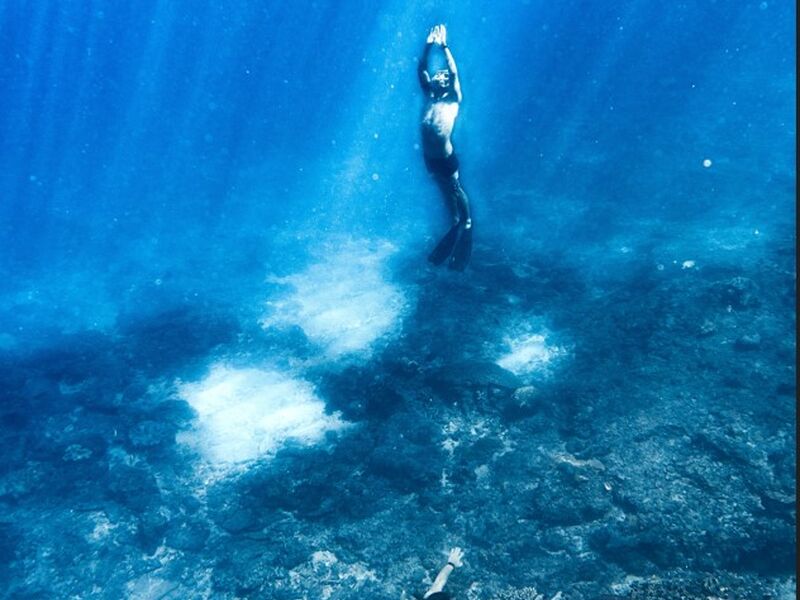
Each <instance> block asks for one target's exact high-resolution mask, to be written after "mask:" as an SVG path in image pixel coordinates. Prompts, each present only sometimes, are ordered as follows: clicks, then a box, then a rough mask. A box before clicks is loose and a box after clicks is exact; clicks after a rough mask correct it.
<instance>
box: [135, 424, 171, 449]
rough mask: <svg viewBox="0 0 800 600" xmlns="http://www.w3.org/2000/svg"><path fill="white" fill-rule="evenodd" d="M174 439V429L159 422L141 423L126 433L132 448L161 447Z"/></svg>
mask: <svg viewBox="0 0 800 600" xmlns="http://www.w3.org/2000/svg"><path fill="white" fill-rule="evenodd" d="M174 438H175V429H174V427H173V426H172V425H170V424H167V423H162V422H159V421H149V420H146V421H141V422H139V423H137V424H136V425H134V426H133V428H132V429H131V430H130V431H129V432H128V439H130V441H131V445H132V446H133V447H134V448H151V447H154V446H161V445H162V444H168V443H171V442H172V441H173V440H174Z"/></svg>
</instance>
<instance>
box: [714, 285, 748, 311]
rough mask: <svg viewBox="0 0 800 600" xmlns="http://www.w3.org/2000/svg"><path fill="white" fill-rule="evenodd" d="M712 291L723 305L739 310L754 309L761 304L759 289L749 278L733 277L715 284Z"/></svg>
mask: <svg viewBox="0 0 800 600" xmlns="http://www.w3.org/2000/svg"><path fill="white" fill-rule="evenodd" d="M711 291H712V293H713V294H714V296H715V297H716V298H717V300H718V302H719V303H720V304H721V305H723V306H731V307H733V308H735V309H738V310H743V309H748V308H754V307H756V306H758V305H759V304H760V302H759V299H758V296H757V293H758V287H757V286H756V284H755V283H754V282H753V281H752V280H751V279H748V278H747V277H733V278H732V279H729V280H727V281H717V282H714V283H713V284H712V285H711Z"/></svg>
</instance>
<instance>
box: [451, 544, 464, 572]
mask: <svg viewBox="0 0 800 600" xmlns="http://www.w3.org/2000/svg"><path fill="white" fill-rule="evenodd" d="M462 558H464V551H463V550H462V549H461V548H459V547H458V546H456V547H455V548H453V549H451V550H450V554H449V555H448V556H447V562H448V563H449V564H451V565H453V568H454V569H455V568H456V567H460V566H461V565H462V564H463V563H462V562H461V559H462Z"/></svg>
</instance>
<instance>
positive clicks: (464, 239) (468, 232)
mask: <svg viewBox="0 0 800 600" xmlns="http://www.w3.org/2000/svg"><path fill="white" fill-rule="evenodd" d="M471 256H472V227H470V228H469V229H465V230H464V231H463V232H462V233H461V237H460V238H458V243H457V244H456V248H455V250H454V251H453V256H452V257H451V258H450V264H449V265H447V266H448V267H450V268H451V269H453V270H454V271H463V270H464V269H466V268H467V265H468V264H469V259H470V257H471Z"/></svg>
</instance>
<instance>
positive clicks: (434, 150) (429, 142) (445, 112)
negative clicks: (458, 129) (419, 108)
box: [422, 100, 458, 158]
mask: <svg viewBox="0 0 800 600" xmlns="http://www.w3.org/2000/svg"><path fill="white" fill-rule="evenodd" d="M457 116H458V102H448V101H442V100H440V101H435V102H430V103H429V104H428V106H426V107H425V113H424V114H423V116H422V149H423V151H424V152H425V156H429V157H431V158H444V157H446V156H449V155H450V154H452V153H453V144H452V142H451V141H450V136H451V135H452V134H453V127H454V126H455V123H456V117H457Z"/></svg>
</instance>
